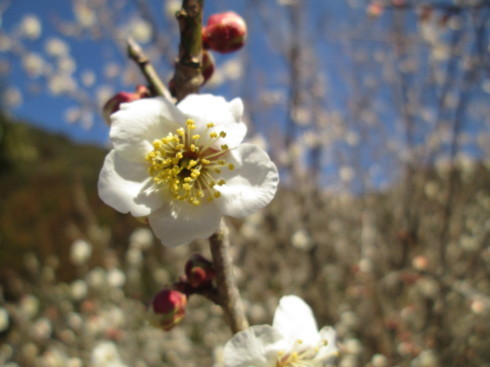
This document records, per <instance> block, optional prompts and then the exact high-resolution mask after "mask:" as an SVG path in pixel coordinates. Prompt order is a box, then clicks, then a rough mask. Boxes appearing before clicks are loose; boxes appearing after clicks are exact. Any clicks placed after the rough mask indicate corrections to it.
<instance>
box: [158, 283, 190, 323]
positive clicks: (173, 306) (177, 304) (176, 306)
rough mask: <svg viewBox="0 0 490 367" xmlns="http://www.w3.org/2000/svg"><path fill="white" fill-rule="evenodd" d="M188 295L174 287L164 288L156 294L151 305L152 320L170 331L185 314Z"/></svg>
mask: <svg viewBox="0 0 490 367" xmlns="http://www.w3.org/2000/svg"><path fill="white" fill-rule="evenodd" d="M186 305H187V296H186V295H185V294H184V293H181V292H179V291H176V290H174V289H163V290H161V291H160V292H158V293H157V294H156V296H155V297H154V298H153V300H152V302H151V306H150V310H149V312H150V322H151V323H152V324H153V325H154V326H157V327H161V328H162V329H163V330H165V331H168V330H170V329H172V328H173V327H174V326H175V325H177V324H178V323H179V322H181V321H182V319H183V318H184V316H185V307H186Z"/></svg>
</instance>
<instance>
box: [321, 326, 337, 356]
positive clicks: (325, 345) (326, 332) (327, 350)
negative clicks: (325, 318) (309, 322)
mask: <svg viewBox="0 0 490 367" xmlns="http://www.w3.org/2000/svg"><path fill="white" fill-rule="evenodd" d="M319 336H320V339H321V341H320V349H319V350H318V354H317V355H316V357H315V359H316V360H318V361H327V360H329V359H333V358H336V357H338V354H339V349H338V347H337V343H336V342H337V334H336V333H335V330H334V329H333V328H332V327H330V326H325V327H323V328H322V329H321V330H320V332H319Z"/></svg>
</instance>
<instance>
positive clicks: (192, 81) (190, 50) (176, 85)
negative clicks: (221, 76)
mask: <svg viewBox="0 0 490 367" xmlns="http://www.w3.org/2000/svg"><path fill="white" fill-rule="evenodd" d="M203 2H204V1H203V0H183V1H182V9H180V10H179V11H178V12H177V14H176V17H177V20H178V22H179V28H180V45H179V56H178V58H177V60H176V63H175V74H174V76H173V78H172V80H171V82H170V83H171V90H172V94H173V95H174V96H175V97H176V98H177V100H178V101H180V100H181V99H183V98H184V97H185V96H187V95H188V94H191V93H197V92H199V88H200V87H201V85H202V83H203V80H204V79H203V76H202V74H201V66H202V35H201V32H202V10H203Z"/></svg>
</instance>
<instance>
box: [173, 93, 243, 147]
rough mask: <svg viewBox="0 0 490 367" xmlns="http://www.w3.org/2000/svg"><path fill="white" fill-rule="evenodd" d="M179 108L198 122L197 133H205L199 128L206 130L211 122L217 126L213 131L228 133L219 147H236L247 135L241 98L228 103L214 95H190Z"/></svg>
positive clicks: (219, 143)
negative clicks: (222, 145)
mask: <svg viewBox="0 0 490 367" xmlns="http://www.w3.org/2000/svg"><path fill="white" fill-rule="evenodd" d="M177 107H178V108H179V109H180V110H181V111H182V112H183V113H184V114H185V115H187V116H188V117H189V118H191V119H193V120H194V121H195V122H196V125H198V129H197V130H196V133H198V134H203V133H205V131H204V130H201V129H199V126H200V127H202V128H205V127H206V125H207V124H208V123H210V122H212V123H214V125H215V128H214V129H212V131H216V132H217V133H220V132H221V131H224V132H226V138H222V139H219V140H218V141H217V145H218V146H219V145H221V144H228V146H229V147H235V146H237V145H238V144H240V143H241V142H242V141H243V138H244V137H245V135H246V133H247V125H245V124H244V123H243V122H242V121H241V119H242V115H243V102H242V100H241V99H240V98H235V99H233V100H232V101H230V102H227V101H226V100H225V99H224V98H223V97H218V96H214V95H212V94H190V95H188V96H187V97H185V98H184V99H183V100H182V101H181V102H180V103H179V104H178V105H177Z"/></svg>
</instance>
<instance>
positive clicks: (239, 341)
mask: <svg viewBox="0 0 490 367" xmlns="http://www.w3.org/2000/svg"><path fill="white" fill-rule="evenodd" d="M335 339H336V333H335V331H334V330H333V329H332V328H331V327H324V328H322V329H321V330H320V331H318V327H317V324H316V321H315V318H314V316H313V313H312V311H311V308H310V307H309V306H308V305H307V304H306V303H305V302H304V301H303V300H302V299H301V298H299V297H297V296H285V297H282V298H281V300H280V302H279V306H278V308H277V309H276V312H275V314H274V320H273V323H272V326H270V325H257V326H252V327H250V328H248V329H246V330H244V331H241V332H239V333H237V334H235V335H234V336H233V338H231V339H230V340H229V341H228V343H226V345H225V348H224V352H223V353H224V362H225V367H308V366H311V367H320V366H327V365H328V364H329V363H331V362H332V361H333V360H335V357H337V355H338V348H337V346H336V344H335Z"/></svg>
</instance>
